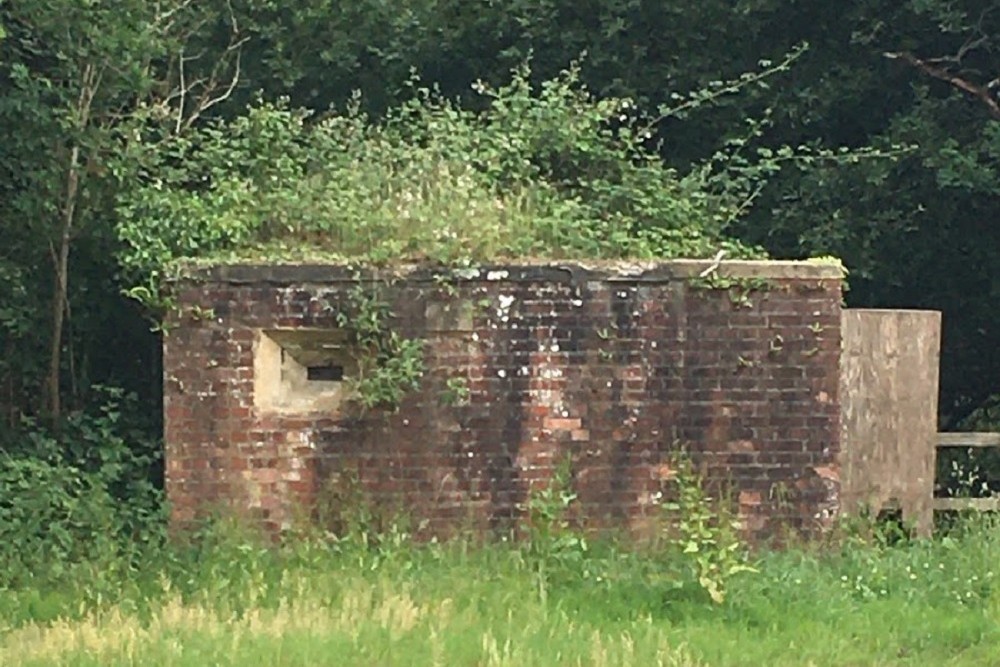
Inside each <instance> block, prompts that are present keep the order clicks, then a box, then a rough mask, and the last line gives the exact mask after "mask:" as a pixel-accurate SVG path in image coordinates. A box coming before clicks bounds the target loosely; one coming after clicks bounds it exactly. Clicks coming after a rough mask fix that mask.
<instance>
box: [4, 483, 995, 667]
mask: <svg viewBox="0 0 1000 667" xmlns="http://www.w3.org/2000/svg"><path fill="white" fill-rule="evenodd" d="M557 504H561V501H559V503H557ZM998 534H1000V531H998V530H997V526H996V525H995V522H993V521H992V520H985V521H984V520H982V519H980V520H979V521H976V522H970V523H966V524H963V525H962V526H960V527H959V529H957V531H956V532H954V533H953V534H951V535H950V536H947V537H942V538H939V539H937V540H935V541H933V542H931V541H921V542H912V543H910V542H905V541H903V542H897V543H895V544H893V545H890V544H889V543H888V542H887V541H885V540H883V539H881V538H879V537H876V539H874V540H862V539H860V538H856V537H850V536H845V537H844V539H843V540H842V541H840V542H838V543H835V544H830V545H827V546H826V547H825V548H824V549H819V550H810V549H808V548H799V549H792V550H788V551H785V552H782V553H763V554H758V555H757V557H756V558H755V565H756V569H757V570H758V571H757V572H756V573H752V574H744V575H741V576H738V577H735V578H734V579H733V580H732V581H731V582H730V583H729V585H728V586H727V595H726V598H725V600H724V601H722V602H721V603H720V604H716V603H714V602H712V601H711V599H710V598H709V596H708V595H707V594H706V593H705V591H704V590H703V589H702V588H701V587H700V586H699V585H698V583H697V582H696V581H695V580H694V579H693V578H692V576H691V571H690V569H689V568H688V562H687V561H686V560H684V559H683V558H679V557H678V555H677V554H676V553H675V552H671V553H662V554H657V553H651V552H649V551H648V550H637V549H635V548H634V547H625V546H624V545H619V544H616V543H614V542H608V541H600V540H598V541H593V542H589V543H588V546H587V548H586V549H579V548H574V549H573V550H572V553H573V554H574V555H573V558H571V559H567V557H566V553H567V550H566V549H565V548H562V547H560V548H550V547H548V546H546V545H543V544H537V543H535V544H527V545H526V544H524V543H523V542H500V543H494V544H490V545H487V546H486V547H485V548H484V547H482V546H476V545H473V544H469V543H466V542H463V541H454V542H449V543H447V544H437V543H430V544H417V543H415V542H413V541H412V539H411V538H410V537H409V536H408V535H407V534H406V533H405V532H398V531H397V532H394V533H392V532H391V533H387V534H386V535H384V536H382V537H383V538H382V539H370V538H367V537H366V538H362V537H360V536H359V537H354V538H350V537H348V538H345V539H340V540H330V539H329V538H325V537H320V536H317V535H313V536H312V537H309V536H306V535H303V536H300V537H299V539H297V540H294V541H291V542H289V543H287V544H286V545H285V546H283V547H281V548H275V547H273V546H270V545H264V544H262V543H260V542H258V541H256V540H255V539H254V537H253V535H252V534H248V533H246V532H243V531H241V530H239V529H238V528H237V527H234V526H226V525H222V524H218V525H215V526H209V527H207V528H206V530H205V531H204V532H202V533H201V534H199V535H198V536H195V538H194V540H193V541H192V542H191V543H190V544H187V545H179V544H175V545H174V546H172V547H170V548H152V549H149V550H147V551H146V552H145V553H144V554H143V556H144V558H143V561H142V566H141V567H134V566H132V565H131V564H129V563H128V562H127V561H125V562H123V561H122V560H121V559H120V557H119V556H118V555H116V554H113V555H110V556H109V557H108V558H105V559H100V558H98V561H99V562H100V566H97V565H96V564H95V565H94V566H92V567H90V568H86V569H84V568H80V569H77V570H75V571H74V572H73V573H71V575H70V576H62V577H61V578H59V579H58V581H56V580H50V579H46V578H45V577H44V576H39V577H38V578H37V579H35V580H33V581H32V582H30V584H29V585H22V586H19V587H16V588H10V587H0V652H2V654H3V656H4V662H5V664H9V665H14V666H19V665H53V664H66V665H69V664H72V665H118V664H134V663H135V662H141V663H142V664H150V665H159V664H173V665H202V664H206V663H211V664H219V665H239V664H245V663H246V662H247V661H250V662H260V661H264V662H268V663H277V662H280V663H281V664H288V665H327V664H329V665H334V664H336V665H363V664H372V663H389V664H396V663H406V664H442V663H443V664H456V663H457V664H463V663H467V662H468V663H475V664H487V665H551V664H577V663H580V664H589V665H634V664H651V665H656V664H663V665H713V666H725V665H746V666H750V665H760V664H769V665H770V664H773V665H801V664H815V665H831V666H832V665H845V666H846V665H857V664H886V665H894V664H899V665H906V664H952V665H984V664H990V662H991V661H992V660H993V659H994V658H995V647H996V643H997V641H1000V635H998V627H1000V624H998V620H1000V617H998V614H1000V601H998V592H997V586H996V578H997V574H996V568H995V566H996V563H997V562H998V557H1000V541H998V538H997V535H998ZM355 535H357V533H355ZM535 539H542V538H540V537H538V538H535ZM558 539H562V538H558ZM91 556H92V557H98V556H99V554H96V553H92V554H91ZM44 573H45V572H44V570H41V571H40V575H44ZM542 575H544V587H540V586H539V581H540V577H541V576H542Z"/></svg>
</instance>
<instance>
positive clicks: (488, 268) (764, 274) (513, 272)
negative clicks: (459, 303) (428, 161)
mask: <svg viewBox="0 0 1000 667" xmlns="http://www.w3.org/2000/svg"><path fill="white" fill-rule="evenodd" d="M713 266H715V271H714V273H715V275H718V276H720V277H728V278H761V279H771V280H782V279H786V280H796V279H797V280H841V279H842V278H843V277H844V271H843V269H842V268H841V267H840V266H838V265H837V264H835V263H832V262H825V261H809V260H806V261H786V260H782V261H772V260H728V261H722V262H720V263H718V265H715V263H714V262H713V261H712V260H707V259H672V260H662V261H645V262H636V261H599V262H598V261H573V262H570V261H549V262H544V263H542V262H539V263H528V262H524V261H519V262H512V263H510V264H494V265H480V266H477V267H474V268H465V269H462V268H458V269H456V268H449V267H439V266H428V265H399V266H394V267H391V268H379V269H361V270H360V275H361V276H363V277H367V278H368V279H371V278H400V279H405V280H407V281H410V282H431V281H435V279H437V280H440V277H442V276H446V277H448V278H450V279H451V280H455V281H459V282H493V281H497V282H542V283H566V282H568V283H580V282H584V281H592V280H597V281H600V280H606V281H612V282H618V281H623V282H652V283H663V282H670V281H673V280H682V279H689V278H697V277H698V276H700V275H701V274H702V272H704V271H706V270H707V269H710V268H712V267H713ZM358 275H359V269H358V268H357V267H353V266H348V265H345V264H321V263H302V264H224V265H217V266H207V267H191V268H187V269H185V270H183V271H182V272H181V280H193V281H196V282H210V283H211V282H214V283H228V284H272V285H295V284H303V283H313V284H326V283H338V282H356V281H357V280H358Z"/></svg>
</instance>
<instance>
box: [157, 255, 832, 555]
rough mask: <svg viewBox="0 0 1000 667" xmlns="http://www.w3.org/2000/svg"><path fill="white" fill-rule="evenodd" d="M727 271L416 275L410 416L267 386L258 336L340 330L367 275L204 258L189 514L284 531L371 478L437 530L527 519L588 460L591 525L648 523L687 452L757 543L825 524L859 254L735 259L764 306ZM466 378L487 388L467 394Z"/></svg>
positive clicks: (172, 386) (410, 283)
mask: <svg viewBox="0 0 1000 667" xmlns="http://www.w3.org/2000/svg"><path fill="white" fill-rule="evenodd" d="M707 266H708V263H706V262H695V261H690V262H684V261H674V262H663V263H658V264H649V265H635V264H602V265H592V266H589V267H584V266H581V265H525V266H501V267H489V268H484V269H481V270H479V271H476V272H466V273H463V274H462V275H461V276H460V277H457V278H455V279H454V280H453V281H451V282H449V283H448V284H443V283H442V282H441V280H439V279H435V277H434V275H433V272H432V271H431V270H430V269H427V268H420V267H415V268H412V269H408V270H403V269H398V270H397V275H396V277H395V280H394V281H393V282H392V283H391V284H387V286H384V287H382V291H383V297H384V298H385V299H386V300H387V301H388V302H389V303H390V304H391V306H392V309H393V311H394V313H395V318H394V320H393V321H392V323H391V326H392V328H393V329H394V330H395V331H397V332H399V333H400V334H402V335H404V336H407V337H414V338H420V339H423V340H424V341H425V363H426V373H425V376H424V378H423V382H422V385H421V388H420V389H419V390H418V391H416V392H412V393H411V394H409V395H408V396H407V397H406V398H405V400H404V402H403V404H402V405H401V406H400V409H399V410H398V412H396V413H385V412H383V411H371V412H368V413H365V414H361V413H359V412H358V411H357V410H354V409H352V408H351V407H350V406H346V407H345V408H344V409H342V410H326V411H319V412H313V413H301V414H295V413H288V412H278V411H267V410H263V409H261V408H260V407H257V405H256V403H255V397H254V353H255V346H256V345H257V342H256V341H257V339H258V336H259V332H260V331H261V330H268V329H274V328H278V327H287V328H297V327H309V328H320V329H322V328H331V327H336V326H337V324H336V313H337V312H338V309H340V308H343V307H345V305H344V304H345V303H346V299H347V294H348V292H349V290H350V289H352V287H354V286H355V284H356V282H355V279H354V274H353V273H351V272H350V271H349V270H348V269H346V268H344V267H336V266H321V265H308V266H221V267H214V268H210V269H198V270H193V271H190V272H188V273H187V274H186V277H185V278H183V279H181V280H179V281H177V282H176V283H174V284H173V285H172V290H173V293H174V296H175V298H176V300H177V305H178V310H177V312H176V313H175V314H174V315H173V316H172V321H171V322H169V325H170V326H169V332H170V333H169V334H168V335H167V336H166V337H165V340H164V368H165V378H164V387H165V401H164V402H165V418H166V419H165V421H166V429H165V440H166V462H167V466H166V486H167V493H168V496H169V499H170V501H171V503H172V508H173V510H172V511H173V518H174V520H175V522H178V523H183V522H185V521H187V520H189V519H192V518H194V517H195V516H197V515H198V514H199V512H201V511H202V510H205V509H210V508H218V507H219V506H220V505H228V506H230V507H233V508H235V509H238V510H240V511H249V512H250V513H251V514H252V515H253V516H255V517H257V518H259V520H260V521H262V522H263V523H264V525H265V526H267V527H268V528H271V529H274V530H278V529H281V528H283V527H287V526H288V525H289V524H290V523H291V522H292V521H293V520H294V519H295V518H297V517H298V516H300V515H301V514H303V513H308V512H309V511H310V509H312V508H315V507H316V506H317V504H324V503H326V504H329V503H331V502H333V503H334V504H336V502H337V499H338V498H340V499H341V500H340V501H339V502H343V503H350V502H357V497H359V496H357V494H360V497H362V498H364V500H365V502H368V503H371V504H372V506H373V507H375V508H381V509H382V510H384V511H386V512H394V511H398V510H404V511H405V513H406V514H407V515H408V517H409V519H410V520H411V521H412V525H413V526H414V527H417V528H419V529H420V531H421V532H422V533H424V534H437V535H447V534H449V533H451V532H453V531H455V530H457V529H460V528H462V529H464V528H473V529H477V530H483V531H485V530H507V529H509V528H510V527H511V526H512V525H514V523H516V522H517V520H518V518H519V517H521V516H522V515H523V511H522V507H521V504H522V503H523V502H524V501H525V499H526V497H527V494H528V492H529V489H531V488H533V487H537V486H538V485H541V484H544V483H546V481H547V480H549V479H550V478H551V475H552V474H553V471H554V469H555V467H556V466H557V465H558V463H559V461H560V460H561V459H562V457H564V456H567V455H568V456H570V457H571V461H572V465H571V470H572V478H573V485H574V490H575V491H576V493H577V494H578V497H579V502H578V504H577V507H576V509H575V512H576V514H577V516H578V518H579V519H580V521H581V522H583V523H584V524H585V525H587V526H590V527H594V528H598V529H600V528H612V529H626V530H633V531H640V532H641V531H643V530H645V529H646V528H648V527H649V526H650V525H652V524H653V523H654V519H655V518H656V517H657V516H659V514H660V511H661V510H660V508H659V507H658V504H659V498H660V496H659V494H660V493H661V492H662V493H669V480H670V478H671V475H672V470H671V469H670V467H669V457H670V456H671V455H672V454H674V453H676V452H677V450H678V449H679V448H681V447H684V448H685V449H686V450H687V451H689V452H690V454H691V456H692V459H693V460H694V462H695V463H696V465H697V466H698V468H699V470H701V472H702V473H703V474H704V475H705V478H706V480H707V481H708V482H709V483H710V484H711V485H713V487H714V488H726V489H728V491H729V492H730V497H731V498H732V499H733V502H734V506H735V507H736V508H737V509H738V511H739V513H740V515H741V517H742V518H743V520H744V525H745V527H746V530H747V532H748V534H749V536H750V537H751V538H755V539H759V538H765V537H768V536H773V535H775V534H777V533H778V531H779V530H780V529H781V527H783V526H784V527H789V528H792V529H794V530H799V531H806V532H811V531H815V530H817V529H821V528H823V527H824V526H826V525H827V524H828V523H829V521H830V520H831V519H832V518H833V516H834V515H835V514H836V512H837V509H838V492H839V483H838V479H837V470H838V468H837V458H838V453H839V403H838V386H839V354H840V307H841V280H840V273H839V270H838V269H836V268H835V267H832V266H825V265H819V264H811V263H792V262H774V263H772V262H769V263H756V262H724V263H723V264H722V266H721V267H720V268H719V271H720V272H721V273H723V274H725V275H732V276H746V277H760V278H763V279H765V280H766V281H767V283H768V288H767V289H766V290H763V291H760V292H754V293H752V294H751V295H750V300H751V304H750V305H749V306H748V305H747V304H744V303H740V302H739V299H733V298H732V294H731V293H730V292H728V291H726V290H720V289H708V288H706V287H705V286H703V285H700V284H696V283H694V282H692V280H691V278H692V277H693V276H697V274H698V273H699V272H700V271H701V270H703V269H704V268H706V267H707ZM198 309H201V311H199V310H198ZM204 309H211V312H212V317H204V316H203V317H198V316H196V315H193V313H196V312H203V311H204ZM452 378H462V379H463V380H464V381H465V382H464V383H465V386H466V387H467V388H468V390H469V393H468V396H467V398H466V399H465V400H462V401H459V402H457V403H455V404H448V403H447V402H446V401H445V400H444V398H443V397H444V395H445V393H446V388H447V382H448V380H449V379H452ZM348 494H355V495H352V496H349V495H348ZM351 498H353V500H351Z"/></svg>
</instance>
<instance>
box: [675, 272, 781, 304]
mask: <svg viewBox="0 0 1000 667" xmlns="http://www.w3.org/2000/svg"><path fill="white" fill-rule="evenodd" d="M690 282H691V285H692V286H694V287H700V288H702V289H711V290H722V291H725V292H727V293H728V294H729V301H730V303H732V304H733V306H734V307H736V308H753V299H752V298H751V296H752V295H753V294H755V293H759V292H763V291H766V290H767V289H769V288H770V287H771V284H770V283H769V282H768V281H767V280H765V279H763V278H732V277H729V276H723V275H720V274H719V273H718V272H716V271H713V272H711V273H709V274H708V275H706V276H699V277H698V278H693V279H691V281H690Z"/></svg>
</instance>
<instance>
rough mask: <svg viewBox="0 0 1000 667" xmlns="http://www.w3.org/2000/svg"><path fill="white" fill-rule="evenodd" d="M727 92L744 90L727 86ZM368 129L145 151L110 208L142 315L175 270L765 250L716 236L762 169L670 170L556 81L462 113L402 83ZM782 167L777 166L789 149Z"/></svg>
mask: <svg viewBox="0 0 1000 667" xmlns="http://www.w3.org/2000/svg"><path fill="white" fill-rule="evenodd" d="M736 85H741V84H736ZM411 90H412V97H411V98H410V99H409V100H407V101H406V102H405V103H403V104H402V105H400V106H399V107H397V108H394V109H390V110H389V111H388V112H387V113H386V115H385V117H384V118H382V119H381V120H378V121H373V120H371V119H369V118H368V117H366V115H365V114H363V113H362V112H361V111H360V106H359V104H358V100H355V101H354V103H353V104H352V105H351V106H350V107H349V109H348V110H347V111H346V112H345V113H343V114H333V113H328V114H325V115H323V116H322V117H321V118H319V119H317V120H315V121H312V122H311V121H310V119H309V118H308V116H309V113H308V112H306V111H303V110H294V109H290V108H288V107H287V106H286V105H284V104H280V103H279V104H277V105H275V104H269V103H263V102H262V103H260V104H258V105H255V106H252V107H250V108H249V110H248V112H247V114H246V115H245V116H240V117H238V118H237V119H235V120H233V121H231V122H226V121H221V120H220V121H218V122H215V123H212V124H211V125H208V126H206V127H205V128H204V129H203V130H202V131H200V132H199V133H196V134H192V135H185V136H183V137H177V138H174V139H173V140H172V141H171V142H170V144H169V148H166V149H164V147H163V144H157V150H156V152H155V154H156V155H157V159H158V161H157V162H151V163H148V164H147V167H146V171H145V173H144V174H143V176H142V178H141V184H140V185H139V186H138V187H135V188H132V189H130V190H128V191H127V192H124V193H123V194H122V195H121V196H120V198H119V201H120V206H119V208H118V215H119V221H120V222H119V226H118V230H119V234H120V236H121V238H122V241H123V242H124V244H125V250H124V252H123V253H122V255H121V260H122V264H123V267H124V268H125V270H126V273H127V275H129V276H130V277H131V278H132V280H134V281H135V282H137V283H139V285H140V286H139V287H138V288H137V289H134V290H133V291H132V293H133V294H134V295H136V296H139V297H140V298H143V299H145V300H146V301H151V302H152V303H153V304H154V305H155V303H156V300H155V294H156V293H157V288H158V285H159V284H160V283H161V282H162V280H163V278H164V276H165V275H169V272H170V271H171V269H173V268H174V267H175V265H176V263H177V262H178V261H179V260H188V259H190V258H193V257H196V258H198V259H199V260H202V261H218V260H220V259H222V260H226V261H236V260H239V259H242V258H247V257H250V258H259V257H264V258H267V259H268V260H270V261H276V260H281V259H285V260H289V259H291V260H300V259H302V258H303V257H304V256H309V255H310V254H316V253H320V254H322V255H324V256H326V257H328V258H336V259H340V260H343V261H364V262H368V263H380V262H385V261H396V262H398V261H408V260H409V261H413V260H430V261H436V262H444V263H448V264H455V263H466V264H467V263H469V262H473V261H485V260H491V261H497V260H502V259H504V258H509V257H560V258H580V257H588V258H597V257H607V258H617V257H635V258H642V259H650V258H656V257H661V258H669V257H706V256H711V255H714V254H715V253H716V251H718V250H719V249H724V250H726V251H727V252H728V253H729V254H730V256H734V257H735V256H749V255H758V256H759V255H761V253H762V251H761V250H759V249H752V248H747V247H744V246H743V245H741V244H740V243H738V242H735V241H732V240H729V239H727V238H726V236H725V234H724V230H725V229H726V226H727V225H729V224H731V223H732V222H733V221H734V220H735V219H736V218H738V217H739V216H740V215H741V214H742V213H743V211H744V209H745V208H746V207H747V205H748V204H749V201H750V200H751V199H752V197H753V190H754V189H755V188H756V187H758V185H759V181H761V180H762V179H764V178H765V177H766V175H767V174H769V173H770V172H771V171H773V170H775V169H777V168H778V163H777V162H776V160H775V159H774V158H771V159H761V160H760V161H759V163H749V162H747V161H745V160H743V159H742V158H740V159H737V157H736V156H735V153H736V152H737V148H736V147H735V146H734V147H731V148H730V150H732V151H733V152H734V156H732V157H731V160H732V161H733V163H736V164H738V171H739V174H740V178H735V177H733V178H729V179H725V178H723V177H724V176H725V175H730V176H731V175H732V174H730V172H731V171H732V170H733V169H737V167H734V165H733V164H731V163H730V161H729V158H727V155H726V154H725V152H721V153H719V154H718V155H716V156H714V157H713V159H712V160H710V161H707V162H705V163H704V164H701V165H696V166H695V168H693V169H691V170H689V171H688V172H687V173H680V172H678V171H677V170H674V169H670V168H666V167H665V166H664V165H663V163H662V161H661V160H660V159H659V157H658V156H657V155H656V153H655V151H654V150H652V149H653V148H654V147H655V146H653V145H652V144H650V137H651V131H650V130H649V129H648V126H647V125H645V124H641V123H640V122H639V121H638V120H637V119H635V118H634V117H633V114H632V111H631V109H632V108H633V107H634V103H633V102H632V101H630V100H628V99H614V98H604V99H597V98H594V97H592V96H591V94H590V93H589V92H588V91H587V90H586V89H585V88H584V87H583V85H582V84H581V82H580V80H579V70H578V69H577V68H575V67H574V68H572V69H569V70H567V71H565V72H563V73H561V74H560V75H559V76H558V77H557V78H554V79H551V80H548V81H545V82H543V83H542V84H541V85H540V86H538V87H535V86H534V85H533V84H532V83H531V71H530V69H528V68H527V67H526V66H524V67H521V68H518V69H517V70H515V71H514V72H513V73H512V79H511V81H510V82H509V83H507V84H506V85H503V86H500V87H499V88H497V89H492V88H490V87H488V86H487V85H486V84H483V83H481V82H480V83H478V84H477V86H476V90H477V91H478V92H479V94H480V95H481V97H482V100H483V105H484V106H485V109H484V110H483V111H480V112H473V111H469V110H467V109H465V108H463V107H461V106H460V105H459V104H458V103H456V102H453V101H449V100H447V99H445V98H443V97H441V96H440V95H439V94H437V93H436V92H434V91H433V90H430V89H427V88H421V87H419V86H418V85H417V82H413V83H412V89H411ZM789 155H791V154H789ZM804 159H805V158H804Z"/></svg>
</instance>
